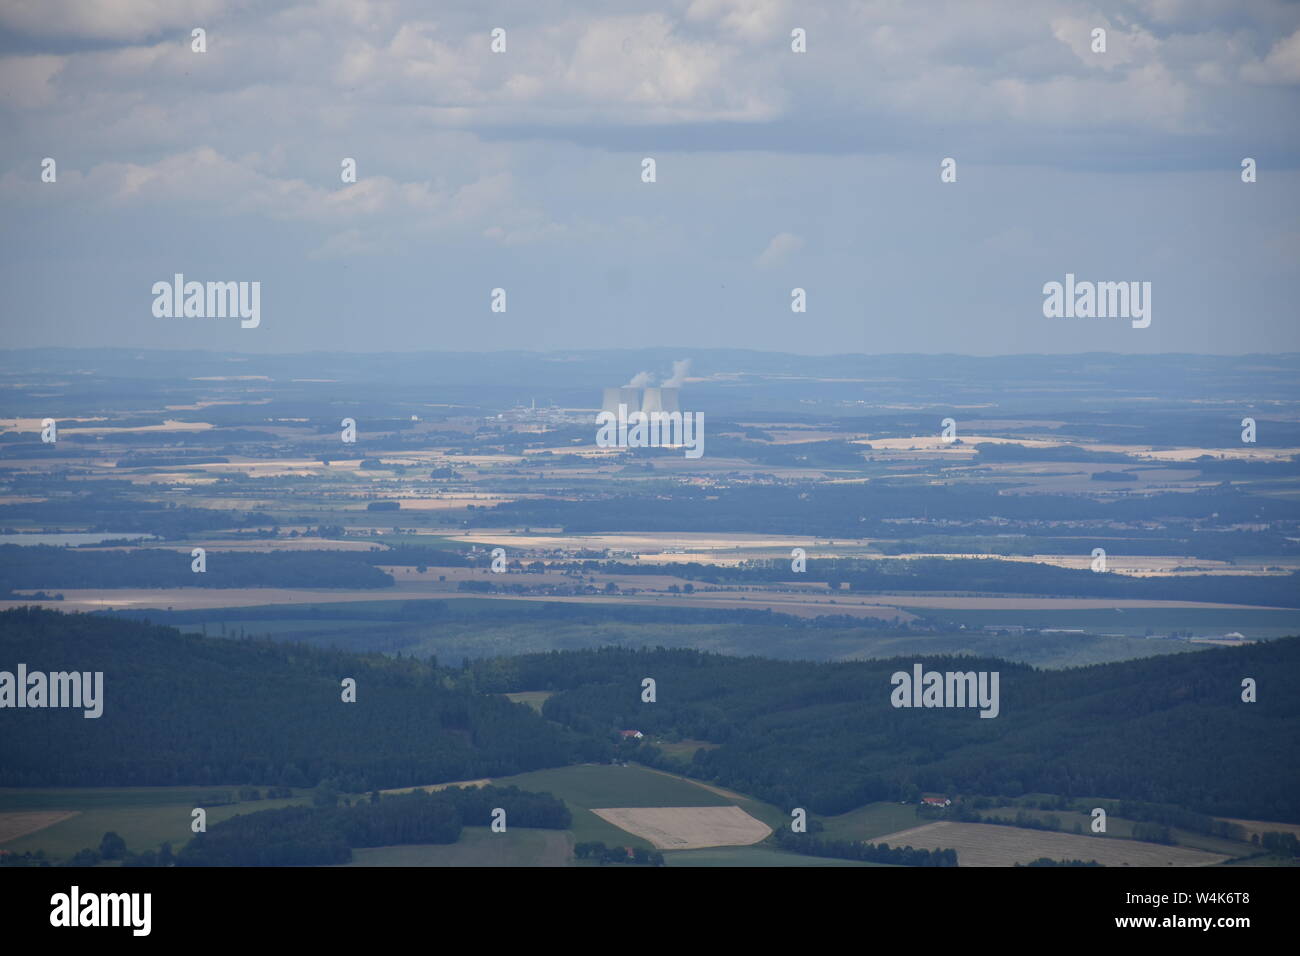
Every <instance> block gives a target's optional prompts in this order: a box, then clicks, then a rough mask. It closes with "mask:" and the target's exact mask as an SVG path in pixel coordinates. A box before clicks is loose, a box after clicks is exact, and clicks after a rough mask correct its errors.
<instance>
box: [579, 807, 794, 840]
mask: <svg viewBox="0 0 1300 956" xmlns="http://www.w3.org/2000/svg"><path fill="white" fill-rule="evenodd" d="M591 812H592V813H594V814H596V816H598V817H600V818H601V819H602V820H606V821H608V822H609V823H612V824H614V826H616V827H618V828H620V829H622V830H626V831H627V832H628V833H631V834H633V835H635V836H639V837H641V838H642V839H643V840H649V841H650V842H651V843H652V844H654V846H656V847H658V848H659V849H661V850H695V849H700V848H702V847H709V846H749V845H751V844H754V843H758V842H760V841H761V840H765V839H767V836H768V834H770V833H771V832H772V828H771V827H769V826H768V825H767V824H766V823H763V822H762V821H761V820H756V819H754V818H753V817H751V816H750V815H749V814H748V813H746V812H745V811H744V810H742V809H740V807H624V808H614V809H606V810H596V809H593V810H592V811H591Z"/></svg>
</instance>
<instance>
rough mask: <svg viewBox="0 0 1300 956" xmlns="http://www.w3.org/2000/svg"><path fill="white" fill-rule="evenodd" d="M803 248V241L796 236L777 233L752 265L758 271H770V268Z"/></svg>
mask: <svg viewBox="0 0 1300 956" xmlns="http://www.w3.org/2000/svg"><path fill="white" fill-rule="evenodd" d="M802 248H803V240H802V239H800V238H799V237H798V236H796V235H792V234H791V233H788V232H779V233H777V234H776V235H775V236H773V237H772V241H771V242H769V243H768V244H767V248H766V249H764V250H763V251H762V252H761V253H759V256H758V258H757V259H755V260H754V264H755V265H756V266H758V267H759V268H760V269H770V268H771V267H772V266H776V265H780V264H781V263H782V262H785V261H786V260H787V259H788V258H789V257H790V256H792V255H794V254H795V253H796V252H798V251H799V250H800V249H802Z"/></svg>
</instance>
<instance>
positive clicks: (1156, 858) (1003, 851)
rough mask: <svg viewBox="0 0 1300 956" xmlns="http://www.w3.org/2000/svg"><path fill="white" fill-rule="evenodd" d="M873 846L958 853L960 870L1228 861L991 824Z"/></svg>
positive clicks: (930, 826)
mask: <svg viewBox="0 0 1300 956" xmlns="http://www.w3.org/2000/svg"><path fill="white" fill-rule="evenodd" d="M872 842H873V843H888V844H889V845H890V846H893V847H899V846H912V847H915V848H916V849H918V850H937V849H945V850H956V851H957V865H958V866H1014V865H1015V864H1017V863H1030V862H1032V861H1034V860H1036V859H1039V858H1040V857H1047V858H1049V859H1052V860H1083V861H1084V862H1085V863H1087V862H1090V861H1092V860H1096V861H1097V862H1098V863H1100V864H1101V865H1102V866H1210V865H1211V864H1214V863H1219V862H1221V861H1223V860H1226V859H1228V858H1227V857H1226V856H1224V855H1222V854H1219V853H1207V852H1205V851H1204V850H1192V849H1189V848H1187V847H1182V846H1161V845H1160V844H1158V843H1142V842H1140V841H1138V840H1119V839H1116V838H1114V837H1099V836H1078V835H1076V834H1073V833H1052V832H1049V831H1046V830H1024V829H1021V828H1019V827H1006V826H997V825H996V824H991V823H951V822H948V821H939V822H937V823H927V824H926V825H924V826H919V827H912V828H911V829H910V830H900V831H899V832H897V833H890V834H888V835H887V836H882V837H877V838H876V839H874V840H873V841H872Z"/></svg>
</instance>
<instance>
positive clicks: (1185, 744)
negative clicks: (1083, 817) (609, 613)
mask: <svg viewBox="0 0 1300 956" xmlns="http://www.w3.org/2000/svg"><path fill="white" fill-rule="evenodd" d="M916 660H921V661H923V662H924V664H925V668H926V669H927V670H939V671H949V670H951V671H971V670H975V671H979V670H997V671H999V672H1000V713H999V715H998V716H997V717H996V718H993V719H982V718H980V717H979V715H978V711H977V710H975V709H968V708H951V709H945V708H931V709H927V708H897V709H896V708H894V707H892V706H891V704H890V692H891V690H892V687H891V684H890V675H891V674H892V673H894V672H895V671H899V670H904V671H909V672H910V671H911V667H912V664H913V662H914V661H916ZM471 667H472V670H473V672H474V673H475V675H476V679H477V682H478V685H479V687H480V689H483V690H511V691H513V690H522V689H530V690H531V689H552V690H556V691H559V693H557V694H555V696H553V697H551V698H550V699H549V700H548V701H547V702H546V705H545V709H544V713H545V714H546V715H547V716H548V717H550V718H553V719H555V720H558V721H561V722H563V723H564V724H565V725H567V726H570V727H573V728H574V729H576V730H583V731H597V730H607V729H608V728H631V729H637V730H640V731H642V732H644V733H645V734H647V736H658V735H665V734H667V735H671V734H680V735H681V736H682V737H687V738H694V739H699V740H704V741H709V742H712V743H714V744H718V745H720V746H718V747H716V748H712V749H708V748H705V749H701V750H699V751H698V752H697V753H696V754H695V757H694V761H693V763H692V764H691V769H690V770H689V772H690V773H691V774H692V775H694V776H697V777H699V778H702V779H705V780H710V781H713V782H715V783H718V784H721V785H723V786H727V787H731V788H734V789H736V790H739V791H741V792H743V793H749V794H753V795H754V796H758V797H760V798H762V799H765V800H768V801H771V802H772V803H775V804H777V805H778V806H782V807H795V806H804V807H808V808H809V809H812V810H814V811H816V812H819V813H840V812H843V811H846V810H849V809H851V808H853V807H856V806H861V805H862V804H865V803H868V802H870V801H874V800H887V799H901V798H903V797H907V796H910V797H912V798H915V796H916V792H917V790H918V788H919V789H920V790H924V791H933V792H946V793H980V794H990V795H992V794H1006V795H1012V796H1015V795H1019V794H1022V793H1026V792H1033V791H1042V792H1048V793H1055V794H1063V795H1066V796H1071V797H1098V798H1101V797H1106V798H1119V799H1131V800H1142V801H1149V802H1153V803H1160V804H1173V805H1177V806H1180V807H1183V808H1186V809H1191V810H1195V811H1198V812H1201V813H1210V814H1222V815H1225V816H1238V817H1249V818H1254V819H1263V820H1284V821H1290V822H1300V771H1298V769H1297V768H1298V767H1300V764H1298V763H1297V761H1296V754H1297V753H1298V752H1300V696H1298V695H1297V694H1296V687H1297V684H1298V682H1300V638H1287V639H1284V640H1277V641H1271V642H1268V643H1262V644H1253V645H1247V646H1244V647H1238V648H1222V649H1215V650H1207V651H1203V652H1199V653H1196V654H1178V655H1171V656H1166V657H1153V658H1147V659H1143V660H1134V661H1124V662H1120V663H1114V664H1105V665H1100V666H1095V667H1087V668H1078V669H1073V670H1065V671H1037V670H1033V669H1032V668H1029V667H1025V666H1023V665H1017V664H1009V663H1007V662H1005V661H997V660H981V659H975V658H938V657H931V658H920V659H917V658H907V659H899V660H893V661H862V662H851V663H832V664H818V663H803V662H787V661H773V660H767V659H762V658H726V657H720V656H714V655H707V654H699V653H696V652H693V651H681V650H657V651H641V652H634V651H624V650H614V649H605V650H597V651H578V652H553V653H549V654H538V655H529V656H524V657H515V658H504V659H497V660H488V661H478V662H475V663H474V664H472V665H471ZM646 677H650V678H653V679H654V680H655V681H656V698H657V699H656V701H655V702H654V703H643V702H642V701H641V693H642V680H643V678H646ZM1247 677H1251V678H1254V679H1255V681H1256V682H1257V685H1258V690H1257V693H1258V700H1257V702H1256V703H1244V702H1243V701H1242V680H1243V678H1247ZM640 750H641V753H640V754H639V755H637V756H636V757H635V759H641V760H644V761H646V762H651V763H660V764H661V765H663V766H669V764H668V763H666V762H664V761H663V759H662V758H661V757H656V755H655V752H654V751H653V750H652V749H651V748H650V747H647V746H645V745H642V746H641V747H640Z"/></svg>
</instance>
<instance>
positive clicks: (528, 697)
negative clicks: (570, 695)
mask: <svg viewBox="0 0 1300 956" xmlns="http://www.w3.org/2000/svg"><path fill="white" fill-rule="evenodd" d="M554 693H555V691H553V690H523V691H520V692H519V693H517V694H506V695H505V696H506V697H508V698H509V699H510V700H512V701H514V702H515V703H516V704H527V705H528V706H529V707H531V708H532V709H533V710H535V711H537V712H538V713H539V714H540V713H541V712H542V704H544V703H546V699H547V698H548V697H550V696H551V695H552V694H554Z"/></svg>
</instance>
